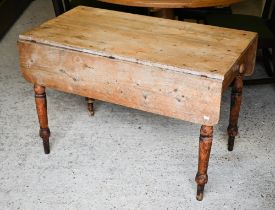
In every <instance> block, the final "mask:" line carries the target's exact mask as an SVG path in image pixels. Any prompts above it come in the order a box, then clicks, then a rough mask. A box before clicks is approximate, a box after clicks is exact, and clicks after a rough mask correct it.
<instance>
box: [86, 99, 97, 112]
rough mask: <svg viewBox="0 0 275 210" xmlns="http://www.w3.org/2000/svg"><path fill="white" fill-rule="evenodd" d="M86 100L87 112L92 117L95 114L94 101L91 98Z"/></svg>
mask: <svg viewBox="0 0 275 210" xmlns="http://www.w3.org/2000/svg"><path fill="white" fill-rule="evenodd" d="M86 100H87V107H88V111H89V112H90V115H91V116H94V114H95V112H94V102H95V99H93V98H86Z"/></svg>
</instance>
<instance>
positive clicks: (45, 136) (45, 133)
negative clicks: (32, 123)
mask: <svg viewBox="0 0 275 210" xmlns="http://www.w3.org/2000/svg"><path fill="white" fill-rule="evenodd" d="M50 133H51V132H50V129H49V128H40V132H39V135H40V137H41V138H42V140H43V147H44V152H45V154H49V153H50V142H49V138H50Z"/></svg>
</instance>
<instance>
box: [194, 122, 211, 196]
mask: <svg viewBox="0 0 275 210" xmlns="http://www.w3.org/2000/svg"><path fill="white" fill-rule="evenodd" d="M212 139H213V126H207V125H202V126H201V130H200V144H199V164H198V172H197V175H196V179H195V180H196V182H197V197H196V198H197V200H198V201H201V200H202V199H203V190H204V185H205V184H206V183H207V180H208V176H207V168H208V162H209V156H210V151H211V146H212Z"/></svg>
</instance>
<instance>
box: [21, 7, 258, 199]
mask: <svg viewBox="0 0 275 210" xmlns="http://www.w3.org/2000/svg"><path fill="white" fill-rule="evenodd" d="M110 19H111V20H112V21H110ZM18 47H19V52H20V66H21V71H22V74H23V76H24V77H25V79H26V80H27V81H29V82H31V83H33V84H34V91H35V101H36V108H37V114H38V119H39V124H40V136H41V138H42V139H43V144H44V150H45V153H49V152H50V148H49V136H50V130H49V127H48V119H47V106H46V93H45V87H49V88H53V89H56V90H60V91H64V92H68V93H74V94H77V95H81V96H85V97H89V98H95V99H98V100H103V101H106V102H110V103H115V104H120V105H123V106H127V107H131V108H135V109H139V110H143V111H147V112H152V113H156V114H160V115H165V116H169V117H174V118H178V119H181V120H186V121H190V122H194V123H198V124H202V126H201V130H200V141H199V163H198V173H197V175H196V182H197V184H198V190H197V199H198V200H202V197H203V189H204V185H205V184H206V182H207V168H208V161H209V155H210V150H211V144H212V138H213V126H214V125H215V124H217V123H218V121H219V116H220V109H221V97H222V94H223V92H224V91H225V90H226V89H227V88H228V86H229V84H230V83H231V82H232V81H233V80H234V79H235V83H234V87H233V90H232V96H231V99H232V103H231V113H230V122H229V126H228V134H229V150H232V149H233V143H234V138H235V136H236V134H237V132H238V127H237V121H238V114H239V110H240V104H241V94H242V86H243V85H242V77H243V75H244V74H245V75H250V74H252V72H253V68H254V62H255V55H256V48H257V35H256V34H255V33H253V32H245V31H238V30H233V29H225V28H218V27H213V26H207V25H201V24H195V23H187V22H179V21H173V20H166V19H159V18H154V17H147V16H140V15H133V14H127V13H121V12H115V11H109V10H101V9H95V8H89V7H77V8H75V9H73V10H71V11H69V12H67V13H65V14H63V15H61V16H59V17H57V18H54V19H52V20H50V21H48V22H46V23H44V24H42V25H40V26H38V27H36V28H34V29H33V30H30V31H28V32H26V33H24V34H22V35H20V37H19V41H18ZM179 141H180V139H179ZM228 176H229V175H228Z"/></svg>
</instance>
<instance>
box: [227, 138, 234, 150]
mask: <svg viewBox="0 0 275 210" xmlns="http://www.w3.org/2000/svg"><path fill="white" fill-rule="evenodd" d="M234 142H235V137H233V136H229V137H228V151H233V148H234Z"/></svg>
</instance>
